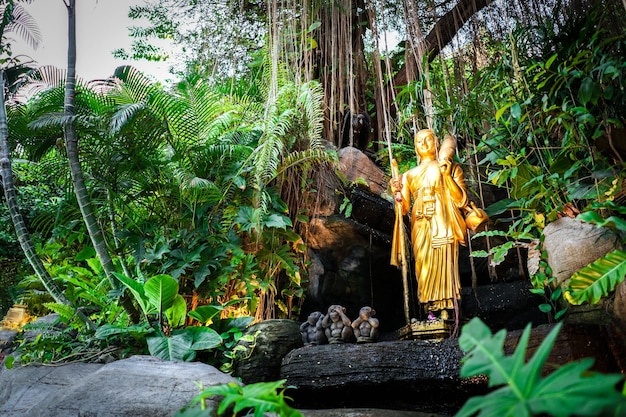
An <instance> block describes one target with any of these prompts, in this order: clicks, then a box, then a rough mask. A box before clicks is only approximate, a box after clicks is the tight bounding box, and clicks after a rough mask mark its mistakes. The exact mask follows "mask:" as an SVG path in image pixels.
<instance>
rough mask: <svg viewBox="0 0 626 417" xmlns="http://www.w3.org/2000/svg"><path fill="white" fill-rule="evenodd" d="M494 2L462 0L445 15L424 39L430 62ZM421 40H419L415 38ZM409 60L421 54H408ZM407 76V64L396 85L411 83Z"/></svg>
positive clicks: (395, 82)
mask: <svg viewBox="0 0 626 417" xmlns="http://www.w3.org/2000/svg"><path fill="white" fill-rule="evenodd" d="M491 3H493V0H460V1H459V2H458V3H457V4H456V5H455V6H454V7H453V8H452V10H450V11H449V12H448V13H446V14H445V15H443V16H442V17H441V18H440V19H439V20H438V21H437V23H435V26H434V27H433V28H432V30H431V31H430V32H429V33H428V35H426V37H425V38H424V40H423V43H424V52H425V54H426V56H427V57H428V62H431V61H432V60H433V59H435V58H436V57H437V55H439V52H441V50H442V49H443V48H444V47H445V46H446V45H448V44H449V43H450V42H451V41H452V39H453V38H454V36H456V34H457V33H458V31H459V30H460V29H461V27H463V25H464V24H465V23H466V22H467V21H468V20H469V19H470V18H471V17H472V16H474V15H475V14H476V13H478V12H479V11H480V10H482V9H484V8H485V7H487V6H489V5H490V4H491ZM415 42H419V40H415ZM406 56H407V60H408V59H410V57H415V56H420V54H417V53H409V54H406ZM411 64H412V65H415V67H416V68H419V66H418V65H417V63H415V62H412V63H411ZM409 81H412V80H409V79H408V77H407V70H406V65H405V66H403V67H402V68H400V69H399V70H398V73H397V74H396V76H395V77H394V83H393V85H394V86H399V85H406V84H408V83H409Z"/></svg>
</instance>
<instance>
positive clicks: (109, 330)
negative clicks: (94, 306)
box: [95, 323, 154, 340]
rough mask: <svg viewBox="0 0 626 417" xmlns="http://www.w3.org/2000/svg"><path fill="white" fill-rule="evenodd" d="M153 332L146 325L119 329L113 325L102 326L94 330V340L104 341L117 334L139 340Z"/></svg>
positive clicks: (134, 325)
mask: <svg viewBox="0 0 626 417" xmlns="http://www.w3.org/2000/svg"><path fill="white" fill-rule="evenodd" d="M152 332H154V329H153V328H152V327H149V326H148V325H147V324H133V325H132V326H124V327H119V326H115V325H113V324H108V323H107V324H103V325H102V326H100V327H98V329H96V334H95V336H96V339H100V340H104V339H106V338H108V337H111V336H115V335H118V334H129V335H131V336H133V337H134V338H139V337H140V336H142V335H146V334H150V333H152Z"/></svg>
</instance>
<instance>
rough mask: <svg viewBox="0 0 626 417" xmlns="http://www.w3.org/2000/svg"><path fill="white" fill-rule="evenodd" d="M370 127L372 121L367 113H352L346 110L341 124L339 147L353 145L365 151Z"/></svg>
mask: <svg viewBox="0 0 626 417" xmlns="http://www.w3.org/2000/svg"><path fill="white" fill-rule="evenodd" d="M371 127H372V123H371V120H370V117H369V115H368V114H367V113H358V114H354V115H353V114H352V112H351V111H350V110H346V114H345V115H344V117H343V124H342V126H341V147H342V148H345V147H346V146H354V147H355V148H357V149H359V150H361V151H362V152H365V151H366V150H367V145H369V136H370V130H371ZM350 136H352V137H350ZM351 139H352V141H351Z"/></svg>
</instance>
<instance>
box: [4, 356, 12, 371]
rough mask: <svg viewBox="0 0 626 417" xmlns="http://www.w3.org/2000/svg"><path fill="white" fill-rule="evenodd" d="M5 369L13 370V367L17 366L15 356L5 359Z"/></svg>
mask: <svg viewBox="0 0 626 417" xmlns="http://www.w3.org/2000/svg"><path fill="white" fill-rule="evenodd" d="M3 364H4V367H5V368H7V369H13V365H14V364H15V356H13V355H9V356H7V357H6V358H4V362H3Z"/></svg>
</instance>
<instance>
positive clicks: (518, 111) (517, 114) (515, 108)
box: [511, 103, 522, 120]
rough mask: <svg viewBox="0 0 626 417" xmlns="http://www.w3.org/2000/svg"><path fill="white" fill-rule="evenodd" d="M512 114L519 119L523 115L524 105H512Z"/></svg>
mask: <svg viewBox="0 0 626 417" xmlns="http://www.w3.org/2000/svg"><path fill="white" fill-rule="evenodd" d="M511 116H513V117H514V118H515V119H517V120H519V119H520V118H521V117H522V106H520V105H519V103H515V104H513V105H512V106H511Z"/></svg>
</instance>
